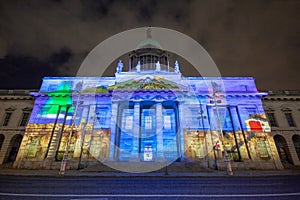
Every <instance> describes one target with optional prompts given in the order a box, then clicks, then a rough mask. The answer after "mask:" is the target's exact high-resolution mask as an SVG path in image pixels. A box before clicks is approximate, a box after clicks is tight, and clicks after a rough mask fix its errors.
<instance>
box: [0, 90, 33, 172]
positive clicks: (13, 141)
mask: <svg viewBox="0 0 300 200" xmlns="http://www.w3.org/2000/svg"><path fill="white" fill-rule="evenodd" d="M30 91H32V92H33V91H34V90H0V116H1V121H0V123H1V124H0V125H1V126H0V164H1V165H2V166H7V167H9V166H12V164H13V162H14V161H15V158H16V156H17V153H18V150H19V147H20V144H21V141H22V138H23V135H24V133H25V127H26V125H27V123H28V120H29V118H30V114H31V111H32V108H33V104H34V98H33V97H32V96H30V94H29V93H30Z"/></svg>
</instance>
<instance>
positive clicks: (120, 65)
mask: <svg viewBox="0 0 300 200" xmlns="http://www.w3.org/2000/svg"><path fill="white" fill-rule="evenodd" d="M123 67H124V64H123V62H122V60H119V62H118V66H117V73H120V72H122V69H123Z"/></svg>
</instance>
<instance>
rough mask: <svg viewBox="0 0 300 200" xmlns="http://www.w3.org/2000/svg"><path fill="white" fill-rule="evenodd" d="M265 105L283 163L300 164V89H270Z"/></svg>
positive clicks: (264, 100) (286, 166) (264, 101)
mask: <svg viewBox="0 0 300 200" xmlns="http://www.w3.org/2000/svg"><path fill="white" fill-rule="evenodd" d="M263 106H264V109H265V112H266V114H267V117H268V119H269V122H270V126H271V128H272V132H271V136H272V137H273V138H274V140H275V143H276V147H277V150H278V154H279V156H280V159H281V162H282V164H283V165H284V167H285V168H290V167H292V166H294V165H296V166H300V161H299V159H300V128H299V127H300V91H269V92H268V96H265V97H264V98H263Z"/></svg>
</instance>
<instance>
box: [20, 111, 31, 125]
mask: <svg viewBox="0 0 300 200" xmlns="http://www.w3.org/2000/svg"><path fill="white" fill-rule="evenodd" d="M28 120H29V113H23V116H22V119H21V121H20V125H19V126H26V125H27V123H28Z"/></svg>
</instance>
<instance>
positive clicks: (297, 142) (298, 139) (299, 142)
mask: <svg viewBox="0 0 300 200" xmlns="http://www.w3.org/2000/svg"><path fill="white" fill-rule="evenodd" d="M292 139H293V143H294V147H295V150H296V153H297V156H298V159H299V160H300V136H299V135H293V137H292Z"/></svg>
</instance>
